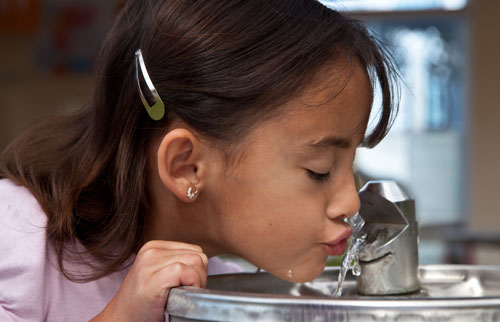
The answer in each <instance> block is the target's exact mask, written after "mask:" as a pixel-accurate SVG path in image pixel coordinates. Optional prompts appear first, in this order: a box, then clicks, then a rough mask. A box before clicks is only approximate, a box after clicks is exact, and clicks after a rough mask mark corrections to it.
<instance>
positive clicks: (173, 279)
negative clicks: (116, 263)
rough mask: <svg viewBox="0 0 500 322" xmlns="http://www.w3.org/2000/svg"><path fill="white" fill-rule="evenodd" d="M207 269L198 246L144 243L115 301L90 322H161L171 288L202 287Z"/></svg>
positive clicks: (163, 242) (174, 243)
mask: <svg viewBox="0 0 500 322" xmlns="http://www.w3.org/2000/svg"><path fill="white" fill-rule="evenodd" d="M207 265H208V258H207V256H206V255H205V254H204V253H203V251H202V249H201V247H199V246H196V245H190V244H184V243H178V242H170V241H150V242H147V243H146V244H144V246H143V247H142V248H141V250H140V251H139V252H138V253H137V257H136V258H135V261H134V264H133V265H132V267H131V269H130V271H129V273H128V274H127V276H126V277H125V280H124V281H123V283H122V285H121V287H120V289H119V290H118V292H117V293H116V295H115V297H113V299H112V300H111V302H109V304H108V305H107V306H106V307H105V308H104V310H103V311H102V312H101V313H100V314H99V315H98V316H96V317H95V318H94V319H92V321H94V322H97V321H135V322H138V321H147V322H156V321H161V322H163V321H164V319H165V318H164V316H165V305H166V303H167V298H168V293H169V291H170V288H172V287H176V286H181V285H183V286H195V287H205V285H206V281H207Z"/></svg>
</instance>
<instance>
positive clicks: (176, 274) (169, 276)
mask: <svg viewBox="0 0 500 322" xmlns="http://www.w3.org/2000/svg"><path fill="white" fill-rule="evenodd" d="M205 280H206V278H205ZM153 282H154V283H155V284H156V285H162V287H161V293H162V294H161V296H162V297H165V298H166V297H168V293H169V291H170V289H171V288H172V287H177V286H194V287H204V285H205V284H206V281H203V280H202V279H201V277H200V275H199V274H198V272H197V271H196V270H195V269H194V268H193V267H190V266H188V265H185V264H183V263H178V262H177V263H174V264H171V265H168V266H165V267H164V268H163V269H162V270H160V271H158V272H157V273H156V274H154V276H153Z"/></svg>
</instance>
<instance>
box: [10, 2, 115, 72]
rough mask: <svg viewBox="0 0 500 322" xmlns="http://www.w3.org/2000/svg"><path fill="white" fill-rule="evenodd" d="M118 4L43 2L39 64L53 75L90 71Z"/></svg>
mask: <svg viewBox="0 0 500 322" xmlns="http://www.w3.org/2000/svg"><path fill="white" fill-rule="evenodd" d="M0 1H2V0H0ZM118 3H119V1H116V0H114V1H111V0H108V1H102V0H71V1H70V0H50V1H49V0H48V1H44V2H43V5H42V7H41V18H40V20H41V22H40V30H39V33H38V36H37V41H36V44H35V59H36V66H37V67H38V68H40V69H41V70H43V71H47V72H49V73H51V74H66V73H85V72H89V71H91V69H92V66H93V61H94V59H95V57H96V55H97V53H98V51H99V48H100V46H101V43H102V41H103V40H104V37H105V35H106V33H107V32H108V30H109V28H110V27H111V24H112V22H113V19H114V17H115V15H116V13H117V8H118Z"/></svg>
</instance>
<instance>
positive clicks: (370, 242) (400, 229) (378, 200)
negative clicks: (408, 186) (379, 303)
mask: <svg viewBox="0 0 500 322" xmlns="http://www.w3.org/2000/svg"><path fill="white" fill-rule="evenodd" d="M359 197H360V200H361V208H360V211H359V214H360V216H361V217H362V218H363V219H364V221H365V225H364V227H363V231H364V232H365V233H366V234H367V239H366V243H365V245H364V246H363V248H362V249H361V251H360V253H359V260H360V266H361V275H360V276H359V277H358V280H357V285H358V292H359V293H360V294H364V295H389V294H403V293H410V292H415V291H418V290H419V289H420V283H419V278H418V227H417V221H416V219H415V201H414V200H413V199H411V198H410V197H409V196H408V194H407V193H406V192H405V191H404V190H403V189H402V188H401V187H400V186H399V185H398V184H397V183H396V182H394V181H370V182H368V183H367V184H366V185H365V186H364V187H363V188H362V189H361V190H360V193H359Z"/></svg>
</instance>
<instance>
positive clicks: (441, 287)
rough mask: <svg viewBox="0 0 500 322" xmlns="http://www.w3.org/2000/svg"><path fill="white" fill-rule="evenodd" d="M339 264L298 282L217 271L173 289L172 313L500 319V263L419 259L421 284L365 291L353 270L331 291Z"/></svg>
mask: <svg viewBox="0 0 500 322" xmlns="http://www.w3.org/2000/svg"><path fill="white" fill-rule="evenodd" d="M337 276H338V268H327V269H326V270H325V271H324V272H323V274H322V275H321V276H320V277H319V278H317V279H315V280H314V281H311V282H308V283H304V284H296V283H291V282H287V281H283V280H280V279H278V278H276V277H273V276H272V275H270V274H267V273H265V272H263V273H255V274H253V273H249V274H227V275H216V276H210V277H209V278H208V285H207V289H197V288H193V287H179V288H175V289H172V290H171V291H170V295H169V300H168V303H167V311H166V312H167V314H169V318H170V321H171V322H176V321H258V322H260V321H315V322H319V321H362V322H369V321H391V322H392V321H464V322H465V321H466V322H471V321H500V266H472V265H426V266H420V268H419V276H420V284H421V290H420V291H418V292H415V293H411V294H406V295H397V296H361V295H358V294H357V291H356V278H355V277H354V276H352V275H350V274H348V276H347V278H346V282H345V284H344V288H343V295H342V297H339V298H332V297H331V294H333V292H334V290H335V288H336V286H337Z"/></svg>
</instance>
